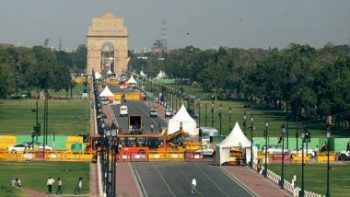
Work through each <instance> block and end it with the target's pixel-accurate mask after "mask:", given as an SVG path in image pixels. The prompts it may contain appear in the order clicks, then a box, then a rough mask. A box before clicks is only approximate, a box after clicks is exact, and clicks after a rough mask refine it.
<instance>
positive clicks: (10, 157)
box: [0, 151, 93, 161]
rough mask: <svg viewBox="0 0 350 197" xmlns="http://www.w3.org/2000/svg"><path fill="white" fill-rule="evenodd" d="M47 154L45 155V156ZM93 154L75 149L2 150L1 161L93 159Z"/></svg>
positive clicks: (0, 153)
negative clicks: (75, 150) (43, 150)
mask: <svg viewBox="0 0 350 197" xmlns="http://www.w3.org/2000/svg"><path fill="white" fill-rule="evenodd" d="M43 156H45V157H43ZM92 159H93V154H92V153H91V152H81V151H79V152H73V151H45V155H43V152H42V151H25V152H7V151H1V152H0V160H1V161H31V160H45V161H91V160H92Z"/></svg>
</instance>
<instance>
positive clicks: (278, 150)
mask: <svg viewBox="0 0 350 197" xmlns="http://www.w3.org/2000/svg"><path fill="white" fill-rule="evenodd" d="M262 151H263V152H264V153H265V151H266V150H265V145H264V146H263V147H262ZM267 153H269V154H282V146H279V145H268V146H267ZM288 153H289V150H288V149H287V148H284V154H288Z"/></svg>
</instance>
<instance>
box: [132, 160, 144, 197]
mask: <svg viewBox="0 0 350 197" xmlns="http://www.w3.org/2000/svg"><path fill="white" fill-rule="evenodd" d="M129 167H130V168H131V172H132V176H133V177H134V179H136V180H137V182H138V183H139V184H136V186H137V189H138V190H139V194H140V195H141V196H144V197H148V194H147V191H146V189H145V187H144V185H143V184H142V181H141V178H140V175H139V172H138V171H137V169H136V168H135V169H134V167H132V166H131V164H130V163H129ZM135 174H136V177H135ZM140 186H141V188H140Z"/></svg>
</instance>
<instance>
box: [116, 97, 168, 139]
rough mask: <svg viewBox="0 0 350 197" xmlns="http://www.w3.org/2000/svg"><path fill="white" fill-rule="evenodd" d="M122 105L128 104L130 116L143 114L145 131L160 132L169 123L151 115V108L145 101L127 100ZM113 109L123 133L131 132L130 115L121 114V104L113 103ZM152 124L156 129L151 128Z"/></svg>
mask: <svg viewBox="0 0 350 197" xmlns="http://www.w3.org/2000/svg"><path fill="white" fill-rule="evenodd" d="M122 105H127V106H128V113H129V115H130V116H142V117H143V133H144V134H146V133H160V131H161V128H162V127H167V123H166V122H165V121H164V120H163V119H161V118H160V117H159V116H158V117H150V115H149V113H150V108H149V106H148V105H147V104H146V103H145V102H143V101H127V102H123V103H122ZM112 111H113V114H114V115H115V117H116V119H117V122H118V125H119V127H120V128H121V129H122V131H123V133H127V134H128V133H129V126H128V124H129V123H128V117H127V116H123V117H121V116H120V105H112ZM151 124H153V126H154V129H153V131H152V130H151Z"/></svg>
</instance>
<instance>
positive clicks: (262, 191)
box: [222, 166, 292, 197]
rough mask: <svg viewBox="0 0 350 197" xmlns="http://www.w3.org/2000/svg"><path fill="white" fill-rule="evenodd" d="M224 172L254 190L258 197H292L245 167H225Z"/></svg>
mask: <svg viewBox="0 0 350 197" xmlns="http://www.w3.org/2000/svg"><path fill="white" fill-rule="evenodd" d="M222 168H223V170H224V171H226V172H227V173H228V174H230V175H231V176H233V177H234V178H235V179H236V180H238V182H240V183H241V184H242V185H244V186H245V187H247V188H249V189H250V190H252V191H253V192H254V193H255V194H256V195H257V196H269V197H281V196H292V194H289V193H288V192H287V191H285V190H282V189H280V188H279V186H278V185H276V184H274V183H273V182H271V181H269V180H268V179H266V178H264V177H263V176H261V175H259V174H258V173H256V172H255V171H254V170H252V169H250V168H249V167H245V166H224V167H222Z"/></svg>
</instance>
